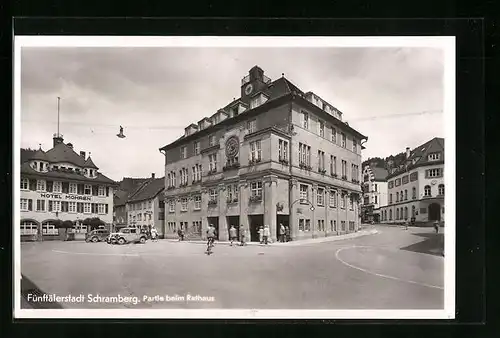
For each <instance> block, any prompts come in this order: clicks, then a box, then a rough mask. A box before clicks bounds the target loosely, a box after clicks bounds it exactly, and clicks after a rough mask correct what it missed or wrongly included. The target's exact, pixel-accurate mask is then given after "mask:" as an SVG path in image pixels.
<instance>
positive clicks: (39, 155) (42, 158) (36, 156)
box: [30, 149, 49, 161]
mask: <svg viewBox="0 0 500 338" xmlns="http://www.w3.org/2000/svg"><path fill="white" fill-rule="evenodd" d="M30 160H40V161H48V160H49V159H48V157H47V154H46V153H45V152H44V151H43V150H42V149H38V150H37V151H35V153H34V154H33V156H31V158H30Z"/></svg>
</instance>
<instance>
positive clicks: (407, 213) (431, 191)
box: [381, 137, 444, 223]
mask: <svg viewBox="0 0 500 338" xmlns="http://www.w3.org/2000/svg"><path fill="white" fill-rule="evenodd" d="M387 182H388V183H387V190H388V194H389V201H388V205H387V206H385V207H382V208H381V220H382V222H384V223H403V222H405V221H412V220H413V221H414V222H416V223H427V222H433V221H442V220H444V139H443V138H438V137H435V138H433V139H432V140H430V141H428V142H426V143H424V144H422V145H421V146H419V147H417V148H415V149H413V150H412V151H410V148H406V160H405V162H404V163H403V164H401V165H400V166H399V167H398V168H395V169H393V170H392V171H391V172H390V173H389V175H388V176H387Z"/></svg>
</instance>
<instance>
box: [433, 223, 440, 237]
mask: <svg viewBox="0 0 500 338" xmlns="http://www.w3.org/2000/svg"><path fill="white" fill-rule="evenodd" d="M434 231H436V234H437V233H439V222H438V221H434Z"/></svg>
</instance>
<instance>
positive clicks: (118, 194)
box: [113, 190, 129, 206]
mask: <svg viewBox="0 0 500 338" xmlns="http://www.w3.org/2000/svg"><path fill="white" fill-rule="evenodd" d="M128 194H129V193H128V191H125V190H115V193H114V196H113V205H114V206H121V205H125V204H126V203H127V199H128Z"/></svg>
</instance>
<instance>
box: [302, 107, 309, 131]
mask: <svg viewBox="0 0 500 338" xmlns="http://www.w3.org/2000/svg"><path fill="white" fill-rule="evenodd" d="M302 128H304V129H309V114H308V113H306V112H304V111H303V112H302Z"/></svg>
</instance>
